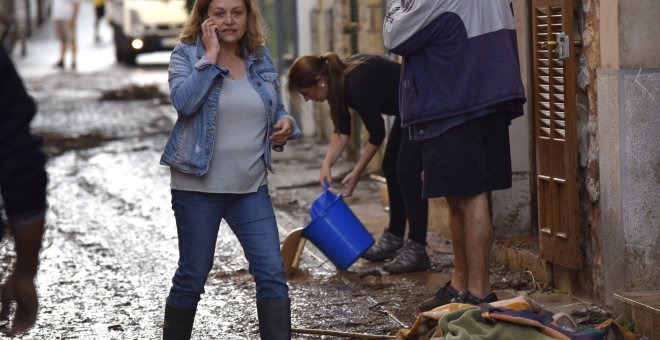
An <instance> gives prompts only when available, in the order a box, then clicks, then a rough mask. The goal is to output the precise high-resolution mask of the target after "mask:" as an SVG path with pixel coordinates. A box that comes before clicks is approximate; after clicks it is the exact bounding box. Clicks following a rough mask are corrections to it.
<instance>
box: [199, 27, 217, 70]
mask: <svg viewBox="0 0 660 340" xmlns="http://www.w3.org/2000/svg"><path fill="white" fill-rule="evenodd" d="M217 30H218V25H216V24H215V23H214V22H213V20H212V19H210V18H209V19H206V20H204V22H202V42H203V43H204V48H205V49H206V57H207V58H208V59H209V60H210V61H211V62H212V63H214V64H215V63H216V59H217V57H218V53H220V41H219V40H218V34H217V33H216V32H217Z"/></svg>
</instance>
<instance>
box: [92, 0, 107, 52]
mask: <svg viewBox="0 0 660 340" xmlns="http://www.w3.org/2000/svg"><path fill="white" fill-rule="evenodd" d="M94 14H95V16H94V42H96V43H100V42H101V35H100V33H99V26H100V25H101V20H102V19H103V17H104V16H105V0H94Z"/></svg>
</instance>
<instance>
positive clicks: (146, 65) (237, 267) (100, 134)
mask: <svg viewBox="0 0 660 340" xmlns="http://www.w3.org/2000/svg"><path fill="white" fill-rule="evenodd" d="M82 4H83V6H82V7H81V21H84V20H87V21H86V22H87V23H88V24H89V25H91V23H90V19H89V18H90V15H91V3H89V2H83V3H82ZM85 18H86V19H85ZM79 24H80V22H79ZM90 27H91V26H90ZM79 32H80V31H79ZM102 35H103V36H104V41H105V42H103V43H101V44H93V43H92V42H91V41H92V37H91V33H90V32H86V33H85V34H82V37H81V35H80V34H79V41H80V40H81V39H82V38H84V37H86V38H85V39H88V40H83V41H81V42H79V45H80V46H81V47H80V50H81V52H80V55H81V57H80V59H79V62H78V65H79V70H78V71H77V72H72V71H69V70H67V71H64V72H60V71H58V70H54V69H53V68H52V67H50V66H49V65H52V64H54V63H55V62H56V61H57V60H56V58H57V57H56V56H55V55H54V54H53V51H56V50H57V45H56V44H54V43H53V40H52V39H53V38H52V32H50V31H48V30H44V31H41V32H38V34H37V35H36V36H35V37H33V38H32V41H31V43H30V45H29V46H28V56H27V57H25V58H19V59H16V63H17V65H18V68H19V71H20V73H21V75H22V76H23V77H24V80H25V83H26V86H27V88H28V90H29V92H30V94H31V95H32V96H33V97H34V98H35V100H36V101H37V103H38V106H39V114H38V116H37V117H36V119H35V120H34V122H33V130H34V131H35V132H37V133H39V134H40V135H42V136H43V137H44V150H45V151H46V152H47V153H48V155H49V156H50V160H49V162H48V165H47V167H48V169H47V170H48V173H49V176H50V183H49V203H50V208H49V211H48V215H47V220H48V226H47V231H46V235H45V238H44V248H43V251H42V254H41V261H42V262H41V267H40V270H39V275H38V292H39V296H40V302H41V309H40V312H39V317H38V320H37V324H36V326H35V327H34V328H33V329H32V330H30V331H29V332H27V333H26V334H24V335H23V336H19V337H17V338H20V339H159V338H160V337H161V328H162V318H163V310H164V300H165V297H166V295H167V292H168V289H169V286H170V279H171V276H172V274H173V273H174V270H175V268H176V260H177V239H176V228H175V224H174V218H173V216H172V211H171V208H170V193H169V172H168V169H167V168H166V167H163V166H160V165H158V161H159V157H160V154H161V152H162V149H163V146H164V144H165V141H166V139H167V136H168V134H169V132H170V130H171V127H172V125H173V122H174V119H175V112H174V111H173V109H172V107H171V105H170V104H168V99H167V97H168V89H167V70H166V63H167V55H160V56H158V55H156V56H144V57H143V56H140V57H139V58H138V63H139V66H137V67H133V68H127V67H123V66H119V65H116V64H115V62H114V50H113V48H112V46H111V44H110V41H111V32H110V31H109V29H108V27H102ZM44 56H50V57H44ZM49 58H50V59H49ZM51 59H52V60H51ZM44 65H46V66H44ZM325 147H326V145H325V143H324V142H323V141H320V140H315V139H313V138H309V137H306V138H303V139H302V140H300V141H296V142H292V143H290V144H289V145H287V147H286V148H285V152H283V153H276V154H275V155H274V157H275V158H274V167H275V169H276V171H277V174H276V175H272V176H269V182H270V190H271V196H272V199H273V204H274V205H275V208H276V213H277V220H278V224H279V227H280V235H281V238H282V239H283V238H284V237H285V236H286V234H287V233H288V232H289V231H290V230H292V229H294V228H297V227H302V226H305V225H307V223H309V213H308V209H309V206H310V204H311V203H312V202H313V200H314V199H315V198H316V197H317V196H318V195H319V194H320V193H321V188H320V187H319V185H318V183H317V178H318V171H319V166H320V164H321V161H322V157H323V155H324V153H325ZM349 166H350V163H349V162H348V161H345V160H342V161H341V162H340V164H338V165H337V166H336V168H335V169H334V171H333V172H334V173H335V175H338V176H339V175H340V174H342V173H345V172H346V171H347V170H348V169H349ZM380 186H381V183H380V182H378V181H375V180H370V179H364V180H363V181H361V182H360V184H359V185H358V188H357V190H356V192H355V194H354V196H353V197H350V198H347V199H346V202H347V203H348V204H349V205H350V207H351V208H352V209H353V210H354V212H355V213H356V215H358V217H359V218H360V220H361V221H362V222H363V223H364V224H365V226H366V227H367V228H368V229H369V231H371V232H372V233H374V234H376V235H378V234H379V233H380V232H382V229H383V228H384V226H385V225H386V223H387V212H386V211H385V210H384V209H383V207H382V204H381V197H380ZM428 243H429V247H428V252H429V255H430V257H431V260H432V262H433V268H432V269H431V270H429V271H426V272H422V273H415V274H407V275H389V274H386V273H385V272H383V271H382V270H381V269H380V265H379V264H371V263H368V262H366V261H364V260H358V261H357V262H356V263H355V264H354V265H353V266H351V267H350V268H349V270H347V271H337V270H336V269H335V267H334V266H333V265H332V263H331V262H329V261H328V260H327V259H326V258H325V256H323V254H321V253H320V252H319V251H318V250H317V249H316V248H315V247H314V246H313V245H312V244H311V243H310V242H307V246H306V247H305V251H304V253H303V255H302V259H301V263H300V270H298V271H297V272H296V273H294V274H293V275H292V277H291V278H290V281H289V285H290V295H291V298H292V301H293V305H292V314H293V315H292V324H293V327H295V328H304V329H312V330H320V331H322V330H331V331H341V332H352V333H362V334H374V335H387V334H394V333H395V332H396V331H397V330H398V329H399V328H401V327H407V326H410V325H411V324H412V323H413V322H414V320H415V318H416V316H417V312H416V308H417V304H418V303H419V302H420V301H421V300H423V299H424V298H426V297H428V296H430V295H431V294H432V293H433V292H434V291H435V290H436V289H437V288H438V287H439V286H440V285H441V284H443V283H444V282H445V281H446V280H448V278H449V272H450V271H451V268H452V255H451V253H450V249H451V246H450V244H449V243H448V242H447V241H446V240H444V239H442V238H441V237H440V236H439V233H438V232H437V231H436V230H434V229H433V228H431V230H429V234H428ZM0 248H2V249H0V268H1V269H2V273H3V276H4V275H6V273H7V272H8V268H9V267H10V264H11V261H12V260H13V252H12V244H11V242H3V243H2V244H0ZM493 270H494V273H493V276H492V279H491V281H492V282H493V283H494V286H495V288H497V289H498V294H499V295H500V297H507V295H508V296H513V295H515V294H516V291H517V290H530V289H533V288H534V286H535V285H534V284H533V279H532V278H530V277H529V276H526V275H524V273H511V272H508V271H506V270H505V269H504V268H500V267H497V266H493ZM257 327H258V326H257V315H256V306H255V301H254V283H253V281H252V278H251V276H250V275H249V274H248V272H247V262H246V261H245V259H244V257H243V254H242V251H241V249H240V246H239V244H238V241H237V240H236V238H235V237H234V236H233V234H232V233H231V231H230V230H229V228H228V227H227V226H226V225H222V226H221V232H220V235H219V237H218V240H217V249H216V258H215V262H214V265H213V269H212V271H211V273H210V275H209V278H208V281H207V284H206V293H205V294H204V295H203V297H202V301H201V302H200V306H199V309H198V314H197V318H196V320H195V328H194V331H193V338H195V339H258V330H257ZM294 338H295V339H336V338H337V337H333V336H324V335H302V334H297V335H294Z"/></svg>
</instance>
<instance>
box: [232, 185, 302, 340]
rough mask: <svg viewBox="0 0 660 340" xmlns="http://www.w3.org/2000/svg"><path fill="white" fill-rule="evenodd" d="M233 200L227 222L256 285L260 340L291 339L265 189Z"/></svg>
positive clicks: (277, 243) (286, 291)
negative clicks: (242, 252) (243, 253)
mask: <svg viewBox="0 0 660 340" xmlns="http://www.w3.org/2000/svg"><path fill="white" fill-rule="evenodd" d="M235 196H236V198H235V199H234V200H233V201H232V203H231V205H230V207H229V210H228V212H227V215H226V220H227V224H229V226H230V227H231V229H232V231H233V232H234V234H235V235H236V237H237V238H238V240H239V242H240V243H241V246H242V247H243V251H244V252H245V257H246V259H247V260H248V262H249V264H250V265H249V268H250V274H252V276H253V277H254V280H255V283H256V300H257V315H258V317H259V333H260V335H261V339H268V340H284V339H290V338H291V300H290V299H289V287H288V285H287V283H286V281H287V276H286V272H285V271H284V264H283V260H282V256H281V255H280V239H279V232H278V229H277V221H276V220H275V212H274V211H273V205H272V202H271V200H270V196H269V194H268V187H267V186H262V187H260V188H259V190H258V191H257V192H255V193H249V194H241V195H235Z"/></svg>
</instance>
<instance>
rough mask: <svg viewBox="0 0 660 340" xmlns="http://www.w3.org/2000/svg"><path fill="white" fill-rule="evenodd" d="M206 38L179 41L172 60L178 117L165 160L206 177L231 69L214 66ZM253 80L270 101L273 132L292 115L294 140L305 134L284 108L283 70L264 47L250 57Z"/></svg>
mask: <svg viewBox="0 0 660 340" xmlns="http://www.w3.org/2000/svg"><path fill="white" fill-rule="evenodd" d="M204 54H205V50H204V47H203V45H202V43H201V40H199V39H198V40H197V42H196V43H195V44H178V45H177V46H176V47H175V48H174V51H173V52H172V56H171V57H170V64H169V70H168V72H169V85H170V98H171V99H172V105H173V106H174V108H175V109H176V111H177V115H178V118H177V120H176V123H175V124H174V129H173V130H172V133H171V134H170V137H169V139H168V141H167V144H166V145H165V151H164V152H163V155H162V157H161V159H160V164H162V165H169V166H171V167H173V168H175V169H177V170H179V171H181V172H183V173H187V174H192V175H196V176H202V175H204V174H205V173H206V172H208V170H209V162H210V161H211V156H212V155H213V145H214V140H215V133H216V119H217V107H218V99H219V98H220V91H221V90H222V81H223V80H224V79H225V78H227V77H229V69H228V68H224V67H219V66H218V65H215V64H212V63H211V62H210V61H209V59H208V58H206V56H205V55H204ZM245 66H246V69H247V74H248V77H249V80H250V83H251V84H252V86H253V87H254V89H255V90H256V91H257V93H259V96H260V97H261V99H262V100H263V102H264V106H265V108H266V114H267V116H268V128H267V134H268V136H270V134H271V133H272V126H273V125H274V124H275V123H277V122H278V121H279V120H280V119H282V118H284V117H286V118H287V119H290V120H291V122H292V123H293V133H292V134H291V137H289V139H297V138H299V137H300V136H301V135H302V132H301V131H300V129H299V128H298V125H297V123H296V121H295V119H294V118H293V117H292V116H290V115H288V114H287V113H286V111H284V106H283V105H282V100H281V97H280V90H279V82H278V74H277V72H276V71H275V67H274V66H273V61H272V59H271V57H270V55H269V53H268V50H267V49H266V48H264V50H263V53H262V55H256V54H250V55H248V57H247V58H246V59H245ZM271 148H272V145H271V142H270V140H269V139H268V138H265V137H264V162H265V164H266V167H267V168H268V170H270V171H271V172H272V171H273V169H272V166H271Z"/></svg>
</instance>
